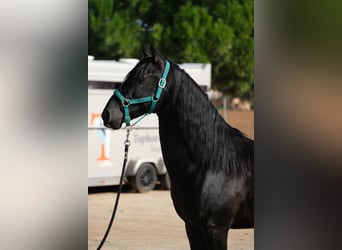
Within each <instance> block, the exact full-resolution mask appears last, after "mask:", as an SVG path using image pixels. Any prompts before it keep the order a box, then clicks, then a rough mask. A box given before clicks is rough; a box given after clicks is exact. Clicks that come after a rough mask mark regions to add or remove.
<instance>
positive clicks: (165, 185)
mask: <svg viewBox="0 0 342 250" xmlns="http://www.w3.org/2000/svg"><path fill="white" fill-rule="evenodd" d="M159 181H160V185H161V187H162V189H165V190H170V188H171V181H170V177H169V174H168V173H166V174H163V175H159Z"/></svg>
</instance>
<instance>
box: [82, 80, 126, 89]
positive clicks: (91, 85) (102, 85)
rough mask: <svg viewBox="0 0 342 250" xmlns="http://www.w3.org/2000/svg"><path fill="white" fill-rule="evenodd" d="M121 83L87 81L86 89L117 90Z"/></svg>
mask: <svg viewBox="0 0 342 250" xmlns="http://www.w3.org/2000/svg"><path fill="white" fill-rule="evenodd" d="M120 85H121V82H101V81H88V89H117V88H119V87H120Z"/></svg>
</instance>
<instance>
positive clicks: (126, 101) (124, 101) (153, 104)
mask: <svg viewBox="0 0 342 250" xmlns="http://www.w3.org/2000/svg"><path fill="white" fill-rule="evenodd" d="M169 69H170V63H169V62H168V61H167V60H166V61H165V68H164V72H163V75H162V77H161V78H160V79H159V82H158V88H157V90H156V93H155V94H154V95H152V96H147V97H142V98H137V99H128V98H125V97H124V96H123V95H122V94H121V92H120V91H119V90H117V89H116V90H115V91H114V95H116V96H117V97H118V98H119V99H120V101H121V104H122V106H123V109H124V113H125V122H126V127H130V126H131V124H130V122H131V116H130V115H129V105H133V104H139V103H144V102H151V106H150V108H149V110H148V111H147V113H146V114H144V115H143V116H142V117H141V118H140V119H139V120H138V121H136V122H135V123H134V124H133V125H132V126H134V125H135V124H137V123H138V122H139V121H141V120H142V119H143V118H144V117H145V116H146V115H148V114H151V113H153V112H154V109H155V107H156V105H157V102H158V100H159V98H160V95H161V93H162V91H163V89H164V88H165V86H166V78H167V75H168V73H169Z"/></svg>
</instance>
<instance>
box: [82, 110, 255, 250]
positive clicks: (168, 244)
mask: <svg viewBox="0 0 342 250" xmlns="http://www.w3.org/2000/svg"><path fill="white" fill-rule="evenodd" d="M227 120H228V123H229V124H230V125H232V126H233V127H236V128H238V129H240V130H241V131H242V132H243V133H244V134H246V135H247V136H248V137H250V138H252V139H253V138H254V126H253V125H254V112H234V111H228V112H227ZM113 189H114V191H113ZM125 189H126V190H125V192H124V193H122V194H121V197H120V203H119V207H118V211H117V215H116V218H115V221H114V223H113V226H112V229H111V231H110V233H109V235H108V238H107V241H106V242H105V244H104V246H103V249H108V250H109V249H110V250H125V249H127V250H128V249H129V250H135V249H139V250H140V249H146V250H175V249H176V250H183V249H190V247H189V243H188V240H187V237H186V233H185V229H184V223H183V221H182V220H181V219H180V218H179V217H178V215H177V214H176V211H175V209H174V207H173V204H172V200H171V197H170V192H169V191H163V190H154V191H151V192H148V193H143V194H139V193H134V192H133V191H131V190H129V188H128V187H125ZM115 198H116V192H115V188H113V187H106V188H96V189H94V188H93V189H90V192H89V195H88V249H96V247H97V246H98V244H99V242H100V241H101V239H102V237H103V235H104V233H105V231H106V228H107V225H108V223H109V219H110V216H111V213H112V210H113V204H114V201H115ZM228 248H229V250H252V249H254V229H232V230H230V232H229V235H228Z"/></svg>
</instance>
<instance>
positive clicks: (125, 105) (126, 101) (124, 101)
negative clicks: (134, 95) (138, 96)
mask: <svg viewBox="0 0 342 250" xmlns="http://www.w3.org/2000/svg"><path fill="white" fill-rule="evenodd" d="M121 103H122V106H124V107H128V106H129V99H127V98H126V99H124V100H122V102H121Z"/></svg>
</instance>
